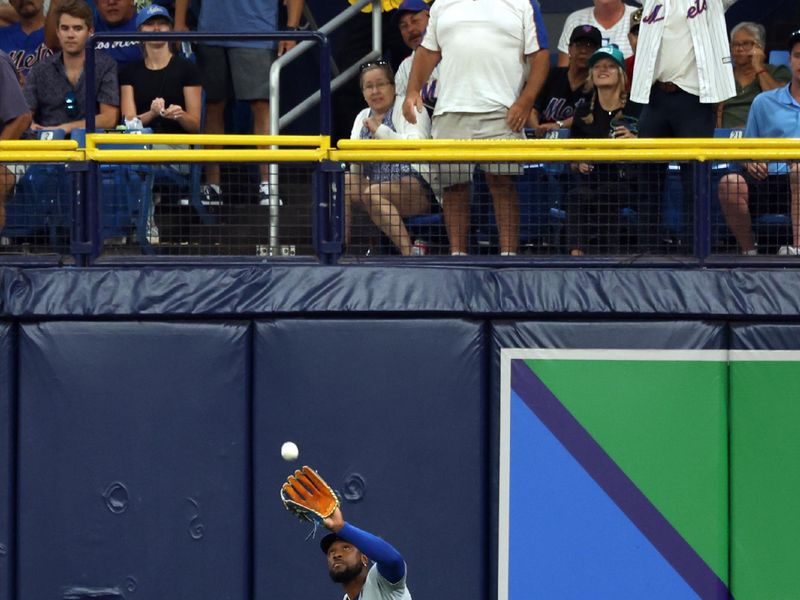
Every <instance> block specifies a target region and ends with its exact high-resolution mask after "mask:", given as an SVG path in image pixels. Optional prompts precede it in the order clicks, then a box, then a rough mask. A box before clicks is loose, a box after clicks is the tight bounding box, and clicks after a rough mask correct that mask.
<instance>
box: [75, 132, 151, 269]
mask: <svg viewBox="0 0 800 600" xmlns="http://www.w3.org/2000/svg"><path fill="white" fill-rule="evenodd" d="M151 132H152V130H149V129H143V130H141V131H137V132H136V133H151ZM128 133H130V134H131V138H132V143H130V144H101V145H99V146H98V148H100V149H107V150H110V149H115V150H139V151H141V150H148V149H149V148H150V146H149V145H147V144H145V143H143V142H134V141H133V139H135V137H136V133H134V132H128ZM71 137H72V139H75V140H78V145H79V146H83V145H85V142H86V131H85V130H84V129H75V130H73V132H72V135H71ZM99 171H100V182H99V186H98V193H99V196H100V207H101V224H102V225H101V234H100V235H101V237H102V239H104V240H105V239H109V238H123V237H125V238H127V237H132V238H133V239H135V240H136V241H137V242H138V244H139V247H140V248H141V249H142V251H143V252H144V253H145V254H154V249H153V246H152V244H151V243H150V240H149V239H148V238H147V219H148V216H149V213H150V207H151V206H152V203H153V180H154V174H153V173H154V169H153V167H152V166H151V165H149V164H103V165H100V169H99Z"/></svg>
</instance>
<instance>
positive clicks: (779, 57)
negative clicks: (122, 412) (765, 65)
mask: <svg viewBox="0 0 800 600" xmlns="http://www.w3.org/2000/svg"><path fill="white" fill-rule="evenodd" d="M768 62H769V64H771V65H786V66H787V67H788V66H789V51H788V50H772V51H771V52H770V53H769V61H768Z"/></svg>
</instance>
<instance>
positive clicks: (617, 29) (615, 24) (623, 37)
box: [558, 0, 636, 67]
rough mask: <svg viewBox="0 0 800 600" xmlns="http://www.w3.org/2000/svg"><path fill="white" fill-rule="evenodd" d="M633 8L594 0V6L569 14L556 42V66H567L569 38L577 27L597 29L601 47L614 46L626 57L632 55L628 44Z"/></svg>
mask: <svg viewBox="0 0 800 600" xmlns="http://www.w3.org/2000/svg"><path fill="white" fill-rule="evenodd" d="M635 11H636V7H635V6H629V5H628V4H623V3H622V0H594V6H590V7H588V8H582V9H580V10H576V11H575V12H573V13H571V14H570V15H569V16H568V17H567V20H566V22H565V23H564V29H563V30H562V32H561V38H559V40H558V66H559V67H566V66H567V65H568V64H569V54H568V50H569V36H570V32H571V31H573V30H574V29H575V28H576V27H577V26H578V25H592V26H594V27H597V29H598V30H599V31H600V35H601V36H602V37H603V45H604V46H607V45H608V44H616V45H617V46H618V47H619V49H620V50H622V54H623V55H625V56H626V57H628V56H631V55H632V54H633V50H632V49H631V46H630V43H629V42H628V31H629V30H630V18H631V14H632V13H633V12H635Z"/></svg>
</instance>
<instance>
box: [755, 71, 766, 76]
mask: <svg viewBox="0 0 800 600" xmlns="http://www.w3.org/2000/svg"><path fill="white" fill-rule="evenodd" d="M766 72H767V70H766V69H761V70H760V71H756V77H758V76H759V75H761V74H762V73H766Z"/></svg>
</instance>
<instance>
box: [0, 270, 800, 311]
mask: <svg viewBox="0 0 800 600" xmlns="http://www.w3.org/2000/svg"><path fill="white" fill-rule="evenodd" d="M797 298H800V278H799V277H797V273H796V272H795V271H793V270H783V269H772V270H767V269H761V270H747V269H734V270H727V269H716V270H715V269H686V270H677V269H668V268H663V269H659V268H650V269H644V268H643V269H636V268H633V267H629V268H617V269H615V268H596V269H555V268H530V267H527V268H526V267H522V266H520V267H508V268H488V267H486V268H482V267H458V266H455V265H453V264H449V265H441V266H435V265H431V266H427V265H425V266H419V267H406V266H389V265H385V264H384V265H381V264H377V265H363V266H361V265H348V266H341V267H324V266H318V265H313V266H312V265H308V266H303V265H298V264H296V263H293V264H275V265H263V264H262V265H255V264H254V265H250V266H231V265H228V266H221V267H154V266H150V267H139V268H136V267H131V268H119V267H113V266H111V267H107V268H104V267H96V268H91V269H63V268H62V269H57V268H46V269H42V268H29V269H14V268H10V267H7V268H0V310H3V311H4V313H3V314H4V315H8V316H13V317H41V318H53V317H81V318H86V317H106V316H115V317H116V316H123V315H136V316H139V315H152V316H154V317H160V318H165V317H170V316H217V317H229V316H230V315H242V314H246V315H258V314H261V315H263V314H275V313H278V314H291V313H300V312H303V313H320V314H330V313H347V314H352V313H353V312H373V313H383V314H387V313H388V314H398V313H402V314H415V315H418V314H419V313H420V312H425V313H436V314H439V315H442V314H455V315H475V316H478V315H480V316H495V315H503V316H511V315H513V316H517V317H525V316H535V315H545V314H546V315H553V314H564V315H576V316H582V317H585V316H587V315H604V316H608V315H615V316H618V317H621V318H626V317H627V318H641V317H647V316H655V317H659V318H664V317H665V316H667V315H675V316H684V317H686V316H688V317H692V318H703V319H708V318H713V317H727V316H732V317H747V318H752V317H760V318H767V319H771V320H775V319H781V318H796V317H797V315H798V303H797ZM0 316H3V315H0Z"/></svg>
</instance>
